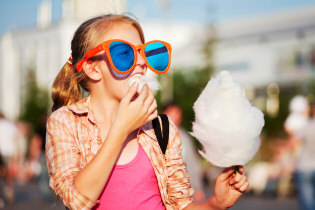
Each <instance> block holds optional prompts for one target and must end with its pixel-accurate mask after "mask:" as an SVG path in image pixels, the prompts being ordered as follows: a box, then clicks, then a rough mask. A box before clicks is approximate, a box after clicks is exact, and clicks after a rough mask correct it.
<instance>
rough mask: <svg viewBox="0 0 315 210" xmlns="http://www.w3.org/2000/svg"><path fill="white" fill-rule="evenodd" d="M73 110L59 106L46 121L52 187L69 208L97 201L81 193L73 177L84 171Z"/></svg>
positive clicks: (47, 153)
mask: <svg viewBox="0 0 315 210" xmlns="http://www.w3.org/2000/svg"><path fill="white" fill-rule="evenodd" d="M74 128H75V121H74V117H73V116H72V112H71V111H69V110H67V109H63V108H61V109H59V110H57V111H55V112H54V113H52V114H51V116H50V117H49V119H48V121H47V133H46V159H47V166H48V172H49V176H50V182H49V185H50V187H51V188H52V189H53V190H54V191H55V193H56V195H57V196H58V197H60V199H61V200H62V202H63V203H64V205H65V206H67V207H68V208H69V209H80V210H83V209H91V208H92V207H93V206H94V205H95V204H96V201H93V200H90V199H89V198H87V197H85V196H84V195H82V194H80V192H78V190H77V189H76V188H75V186H74V183H73V182H74V178H75V177H76V175H77V173H78V172H79V171H80V170H81V167H80V163H81V153H80V150H79V148H78V146H77V144H76V141H75V130H74Z"/></svg>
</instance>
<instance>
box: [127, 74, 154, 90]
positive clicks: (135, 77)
mask: <svg viewBox="0 0 315 210" xmlns="http://www.w3.org/2000/svg"><path fill="white" fill-rule="evenodd" d="M134 82H137V83H138V84H139V86H138V90H137V92H138V93H140V92H141V90H142V87H143V85H144V84H147V85H148V87H149V88H150V89H151V90H152V91H156V90H159V89H160V84H159V82H158V81H157V79H156V78H155V77H150V78H149V77H148V76H143V75H141V74H135V75H133V76H131V77H130V78H129V79H128V85H129V86H132V84H133V83H134Z"/></svg>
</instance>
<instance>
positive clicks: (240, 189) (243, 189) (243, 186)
mask: <svg viewBox="0 0 315 210" xmlns="http://www.w3.org/2000/svg"><path fill="white" fill-rule="evenodd" d="M248 186H249V184H248V182H245V183H244V185H242V186H241V187H240V188H238V191H240V192H245V191H246V190H247V188H248Z"/></svg>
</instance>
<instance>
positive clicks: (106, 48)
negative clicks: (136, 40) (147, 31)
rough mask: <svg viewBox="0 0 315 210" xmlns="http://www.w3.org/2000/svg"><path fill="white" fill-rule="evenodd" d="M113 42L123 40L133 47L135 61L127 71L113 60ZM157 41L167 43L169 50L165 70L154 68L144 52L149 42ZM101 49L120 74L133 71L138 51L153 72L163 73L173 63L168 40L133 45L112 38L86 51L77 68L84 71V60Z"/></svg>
mask: <svg viewBox="0 0 315 210" xmlns="http://www.w3.org/2000/svg"><path fill="white" fill-rule="evenodd" d="M113 42H123V43H126V44H128V45H129V46H130V47H131V48H132V49H133V53H134V62H133V64H132V66H131V67H130V69H128V70H126V71H120V70H119V69H117V68H116V67H115V65H114V63H113V61H112V57H111V55H110V50H109V46H110V44H111V43H113ZM155 42H159V43H162V44H164V45H165V47H166V49H167V52H168V65H167V67H166V68H165V70H163V71H158V70H156V69H154V68H153V67H152V66H151V65H150V63H149V62H148V60H147V58H146V56H145V52H144V49H145V47H146V46H147V45H149V44H152V43H155ZM101 51H105V53H106V55H107V57H108V60H109V63H110V65H111V67H112V69H113V70H114V71H116V72H117V73H119V74H128V73H129V72H130V71H132V70H133V69H134V67H135V66H136V63H137V56H138V53H137V52H138V51H139V53H140V55H141V56H142V57H143V58H144V60H145V63H146V65H147V67H149V69H151V70H152V71H153V72H155V73H157V74H163V73H165V72H167V71H168V69H169V67H170V64H171V52H172V47H171V45H170V44H169V43H167V42H164V41H161V40H153V41H150V42H146V43H144V44H141V45H133V44H131V43H129V42H127V41H125V40H122V39H111V40H107V41H104V42H102V43H101V44H99V45H97V46H96V47H94V48H93V49H91V50H89V51H88V52H87V53H85V55H84V59H82V60H80V61H79V62H78V63H77V65H76V69H77V71H78V72H80V71H82V65H83V63H84V62H86V61H87V60H88V59H89V58H91V57H93V56H94V55H96V54H97V53H99V52H101Z"/></svg>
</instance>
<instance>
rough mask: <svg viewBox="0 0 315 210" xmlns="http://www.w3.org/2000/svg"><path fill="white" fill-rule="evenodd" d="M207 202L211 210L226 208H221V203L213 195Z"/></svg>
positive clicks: (223, 208)
mask: <svg viewBox="0 0 315 210" xmlns="http://www.w3.org/2000/svg"><path fill="white" fill-rule="evenodd" d="M207 202H208V204H209V206H211V207H212V208H213V209H217V210H225V209H227V208H226V207H224V206H223V204H222V203H221V202H219V201H218V199H217V197H216V196H215V195H213V196H211V197H210V198H209V200H208V201H207Z"/></svg>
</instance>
